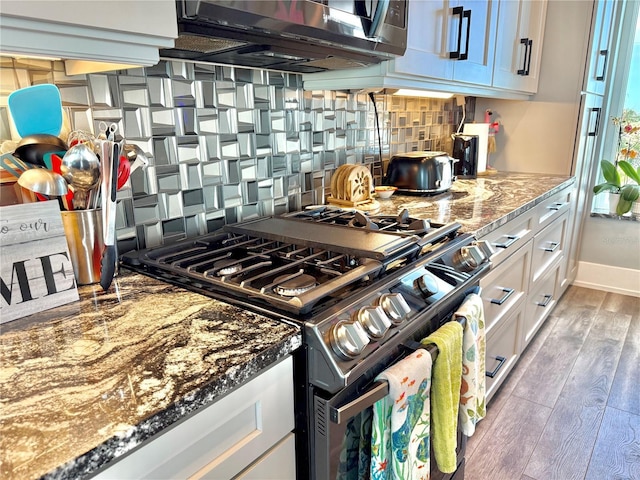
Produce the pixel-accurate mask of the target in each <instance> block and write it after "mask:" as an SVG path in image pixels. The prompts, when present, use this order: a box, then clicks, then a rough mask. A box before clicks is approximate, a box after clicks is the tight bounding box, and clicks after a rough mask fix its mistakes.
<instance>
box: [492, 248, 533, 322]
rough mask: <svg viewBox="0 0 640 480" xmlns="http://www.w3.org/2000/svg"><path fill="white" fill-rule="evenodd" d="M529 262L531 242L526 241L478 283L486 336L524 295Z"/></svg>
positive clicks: (527, 280)
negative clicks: (480, 290)
mask: <svg viewBox="0 0 640 480" xmlns="http://www.w3.org/2000/svg"><path fill="white" fill-rule="evenodd" d="M530 263H531V242H528V243H527V244H526V245H525V246H523V247H522V248H520V249H519V250H518V251H517V252H515V253H514V254H513V255H511V256H510V257H509V258H508V259H507V260H505V261H504V262H503V263H501V264H500V265H499V266H498V267H497V268H494V269H493V270H491V271H490V272H489V273H488V274H487V275H486V276H485V277H484V278H483V279H482V280H480V287H481V288H482V294H481V296H482V305H483V307H484V319H485V329H486V331H487V333H489V332H490V330H491V329H492V328H493V326H494V325H495V324H497V323H498V322H500V320H501V319H502V318H504V317H505V316H506V315H507V314H508V313H509V312H510V311H511V310H512V309H513V308H515V307H516V306H517V305H518V304H519V303H521V301H522V299H523V298H524V297H525V296H526V292H527V290H528V286H529V264H530Z"/></svg>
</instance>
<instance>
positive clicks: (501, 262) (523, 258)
mask: <svg viewBox="0 0 640 480" xmlns="http://www.w3.org/2000/svg"><path fill="white" fill-rule="evenodd" d="M572 192H573V187H567V188H565V189H563V190H561V191H559V192H557V193H555V194H553V195H551V196H550V197H549V198H546V199H545V200H544V201H542V202H540V203H539V204H538V205H537V206H536V207H535V208H534V209H532V210H529V211H528V212H525V213H523V214H522V215H520V216H518V217H516V218H514V219H513V220H511V221H509V222H507V223H506V224H505V225H503V226H501V227H500V228H498V229H496V230H495V231H493V232H491V233H489V234H487V235H485V236H484V237H482V238H481V239H482V240H486V241H489V242H490V243H491V245H492V246H493V247H494V249H496V251H497V253H496V254H494V255H492V257H491V261H492V262H493V267H492V269H491V271H490V272H489V273H488V274H487V275H486V276H485V277H484V278H483V279H482V280H481V281H480V286H481V287H482V300H483V306H484V312H485V325H486V329H487V353H486V363H487V377H488V378H487V401H489V400H490V399H491V397H492V396H493V395H494V394H495V391H496V389H497V388H498V387H499V386H500V384H501V383H502V381H503V380H504V377H505V376H506V375H507V374H508V373H509V371H510V370H511V369H512V368H513V366H514V365H515V362H516V361H517V359H518V358H519V355H520V354H521V353H522V351H523V350H524V349H525V348H526V347H527V345H528V344H529V342H530V341H531V339H532V338H533V336H534V335H535V334H536V332H537V331H538V329H539V328H540V327H541V326H542V324H543V323H544V321H545V319H546V318H547V317H548V316H549V313H551V310H552V309H553V307H554V306H555V305H556V302H557V297H558V296H559V295H560V294H562V292H563V291H564V290H563V289H562V288H561V286H560V285H561V284H562V282H561V275H562V273H563V272H564V270H565V268H564V266H565V263H566V261H565V256H566V255H567V251H566V246H565V245H566V243H567V238H568V236H567V230H568V222H569V211H570V206H571V199H572Z"/></svg>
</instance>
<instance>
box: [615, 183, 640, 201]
mask: <svg viewBox="0 0 640 480" xmlns="http://www.w3.org/2000/svg"><path fill="white" fill-rule="evenodd" d="M638 197H640V186H638V185H625V186H624V187H622V189H621V190H620V198H624V199H625V200H626V201H628V202H635V201H636V200H638Z"/></svg>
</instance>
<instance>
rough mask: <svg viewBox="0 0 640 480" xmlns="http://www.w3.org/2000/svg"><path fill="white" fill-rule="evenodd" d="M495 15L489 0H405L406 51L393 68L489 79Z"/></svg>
mask: <svg viewBox="0 0 640 480" xmlns="http://www.w3.org/2000/svg"><path fill="white" fill-rule="evenodd" d="M497 19H498V8H497V3H496V2H492V1H490V0H460V1H457V0H454V1H449V0H443V1H441V2H438V1H435V2H424V1H412V2H409V32H408V39H407V51H406V52H405V55H404V56H403V57H400V58H397V59H395V60H394V71H395V72H396V73H406V74H410V75H420V76H425V77H435V78H439V79H442V80H455V81H458V82H468V83H474V84H479V85H491V76H492V69H493V58H494V52H495V28H496V24H497Z"/></svg>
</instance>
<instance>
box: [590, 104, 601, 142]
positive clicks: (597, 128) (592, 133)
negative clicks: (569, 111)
mask: <svg viewBox="0 0 640 480" xmlns="http://www.w3.org/2000/svg"><path fill="white" fill-rule="evenodd" d="M601 112H602V109H601V108H599V107H594V108H591V109H590V111H589V120H591V118H592V115H593V114H594V113H595V114H596V122H595V125H594V126H593V130H589V132H587V136H588V137H595V136H596V135H598V132H599V131H600V114H601Z"/></svg>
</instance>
